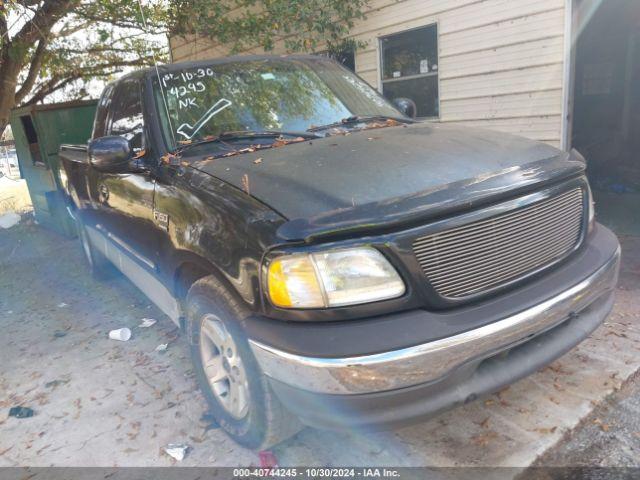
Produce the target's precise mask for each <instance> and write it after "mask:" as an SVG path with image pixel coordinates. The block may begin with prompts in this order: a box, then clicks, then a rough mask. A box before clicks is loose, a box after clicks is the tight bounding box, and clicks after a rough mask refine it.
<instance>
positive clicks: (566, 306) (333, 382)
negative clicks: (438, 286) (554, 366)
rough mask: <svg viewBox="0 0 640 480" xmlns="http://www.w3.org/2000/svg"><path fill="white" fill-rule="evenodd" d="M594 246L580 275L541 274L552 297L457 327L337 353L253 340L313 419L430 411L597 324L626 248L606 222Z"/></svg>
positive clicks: (354, 419) (558, 349)
mask: <svg viewBox="0 0 640 480" xmlns="http://www.w3.org/2000/svg"><path fill="white" fill-rule="evenodd" d="M586 250H587V251H586V252H583V253H582V254H581V255H579V256H577V258H576V259H575V260H574V262H578V263H579V262H582V265H578V266H579V267H582V268H581V269H576V268H577V266H576V265H574V266H573V267H574V268H573V273H574V274H575V272H577V271H581V272H583V273H582V276H581V277H578V278H575V277H574V278H571V279H569V278H567V277H568V275H570V273H571V271H572V270H571V268H570V267H571V266H567V267H565V270H567V272H566V275H564V277H563V275H561V274H560V273H562V272H556V273H555V274H554V275H550V276H548V277H545V278H543V279H542V281H543V282H547V283H549V284H550V285H548V286H547V287H548V289H549V290H550V291H552V292H553V293H552V294H551V295H548V296H547V297H546V298H545V299H544V300H542V301H539V302H536V303H535V304H534V305H529V306H527V307H526V308H524V309H521V310H519V311H517V312H516V313H513V314H509V315H507V316H503V317H501V318H500V319H498V320H496V321H493V322H491V323H487V324H484V325H482V326H479V327H477V328H471V329H468V330H465V331H461V332H459V333H457V334H455V335H451V336H447V337H444V338H439V339H435V340H433V341H429V342H426V343H420V344H418V345H412V346H409V347H406V348H400V349H395V350H391V351H383V352H381V353H372V354H366V355H357V356H342V357H332V358H322V357H319V356H307V355H301V354H299V353H292V352H290V351H285V350H281V349H278V348H275V347H274V346H272V345H266V344H265V343H262V342H260V341H257V340H256V339H252V340H250V345H251V348H252V350H253V352H254V354H255V356H256V358H257V360H258V363H259V364H260V366H261V368H262V369H263V371H264V373H265V374H266V375H267V376H268V377H269V378H270V379H271V383H272V386H273V388H274V390H275V391H276V393H277V394H278V396H279V397H280V398H281V400H282V401H283V403H284V404H285V406H287V407H288V408H289V409H290V410H292V411H293V412H294V413H296V414H298V415H299V416H301V417H302V419H303V420H304V421H306V422H307V423H309V424H312V425H320V426H328V427H336V428H340V427H345V426H349V425H360V426H365V425H387V424H388V425H395V424H399V423H403V422H404V421H408V420H411V419H414V418H416V417H425V416H429V415H432V414H434V413H436V412H438V411H440V410H443V409H445V408H447V407H450V406H453V405H456V404H460V403H464V402H466V401H469V400H470V399H473V398H476V397H477V396H479V395H481V394H485V393H489V392H491V391H495V390H496V389H499V388H501V387H502V386H504V385H506V384H509V383H512V382H513V381H515V380H517V379H519V378H522V377H523V376H525V375H527V374H529V373H532V372H533V371H535V370H536V369H538V368H540V367H541V366H543V365H545V364H547V363H549V362H551V361H553V360H554V359H555V358H557V357H559V356H560V355H562V354H564V353H565V352H566V351H568V350H569V349H571V348H572V347H573V346H574V345H576V344H577V343H579V342H580V341H581V340H582V339H584V338H585V337H586V336H588V335H589V333H591V332H592V331H593V330H594V329H595V328H597V326H598V325H599V324H600V323H601V322H602V321H603V320H604V318H605V317H606V315H607V314H608V313H609V311H610V310H611V308H612V305H613V293H612V292H613V289H614V288H615V284H616V281H617V275H618V265H619V258H620V248H619V245H618V242H617V240H616V238H615V236H614V235H613V234H611V232H609V231H608V230H606V229H605V228H604V227H602V226H598V227H597V229H596V231H595V232H594V234H593V235H591V237H590V239H589V241H588V243H587V245H586ZM552 280H554V281H556V282H558V283H559V284H558V285H555V286H553V285H551V284H552V283H553V281H552ZM567 287H568V288H567ZM516 298H517V297H516ZM476 313H477V312H476ZM363 333H364V332H363ZM368 333H374V332H368ZM354 348H355V346H354ZM505 352H508V353H506V354H505ZM501 353H502V354H501ZM498 354H501V355H498Z"/></svg>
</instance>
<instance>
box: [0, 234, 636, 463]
mask: <svg viewBox="0 0 640 480" xmlns="http://www.w3.org/2000/svg"><path fill="white" fill-rule="evenodd" d="M621 240H622V243H623V272H622V276H621V282H620V286H619V289H618V292H617V301H616V306H615V311H614V313H613V314H612V316H611V317H610V318H609V320H608V321H607V323H606V324H605V325H603V326H602V327H601V328H599V329H598V330H597V331H596V332H595V333H594V335H593V336H592V337H591V338H590V339H588V340H587V341H585V342H584V343H583V344H581V345H580V346H579V347H577V348H576V349H574V350H573V351H572V352H570V353H569V354H567V355H566V356H564V357H563V358H562V359H560V360H559V361H557V362H555V363H554V364H552V365H551V366H549V367H547V368H545V369H544V370H543V371H541V372H538V373H536V374H535V375H533V376H531V377H529V378H527V379H524V380H522V381H520V382H518V383H517V384H515V385H513V386H511V387H510V388H508V389H505V390H503V391H502V392H500V393H499V394H497V395H493V396H491V397H490V398H488V399H483V400H481V401H478V402H475V403H473V404H470V405H468V406H465V407H464V408H460V409H457V410H455V411H453V412H450V413H447V414H445V415H442V416H440V417H438V418H437V419H434V420H432V421H430V422H428V423H424V424H420V425H415V426H412V427H410V428H405V429H402V430H395V431H390V432H376V433H373V432H372V433H356V432H341V433H334V432H327V431H320V430H314V429H306V430H304V431H302V432H301V433H299V434H298V435H297V436H296V437H294V438H292V439H290V440H288V441H287V442H285V443H284V444H282V445H280V446H278V447H277V448H275V449H274V452H273V453H274V454H275V456H276V458H277V459H278V462H279V464H280V465H281V466H285V465H330V466H338V465H350V466H367V465H378V466H380V465H391V466H423V465H429V466H469V465H472V466H517V467H524V466H527V465H530V464H531V463H532V462H533V461H534V460H535V459H536V458H537V457H538V456H539V455H541V454H543V453H544V452H548V451H549V450H550V449H551V448H552V447H553V446H554V445H555V444H556V443H557V442H558V441H559V440H560V439H561V438H562V437H563V435H565V434H567V432H570V431H571V430H572V429H573V428H574V427H575V426H576V425H577V424H578V423H579V422H580V420H581V419H583V418H585V417H586V416H588V415H589V414H590V413H591V412H592V410H593V409H594V406H596V405H598V404H599V403H601V402H602V400H603V399H605V398H606V397H607V396H608V395H609V394H611V392H613V391H615V390H616V389H618V388H619V387H620V386H621V385H622V384H623V382H624V381H625V380H626V379H627V378H629V377H630V376H631V375H633V374H634V373H635V372H636V370H637V369H638V367H639V366H640V238H638V237H623V238H622V239H621ZM143 318H154V319H157V320H158V322H157V323H156V324H155V325H154V326H152V327H150V328H140V327H138V325H139V324H140V322H141V320H142V319H143ZM124 326H126V327H129V328H131V330H132V331H133V336H132V338H131V340H129V341H128V342H124V343H123V342H116V341H113V340H109V339H108V338H107V332H108V331H109V330H111V329H113V328H119V327H124ZM0 332H1V333H0V362H1V363H0V364H1V365H2V367H1V368H0V466H25V465H29V466H49V465H54V466H107V467H111V466H166V465H172V464H174V460H173V459H171V458H170V457H168V456H167V455H166V454H164V453H163V450H162V449H163V447H164V446H165V445H167V444H168V443H176V442H178V443H187V444H188V445H189V446H190V451H189V453H188V455H187V457H186V458H185V460H183V461H182V462H181V465H183V466H214V465H215V466H236V465H241V466H249V465H259V459H258V455H257V454H256V453H255V452H252V451H249V450H246V449H243V448H241V447H239V446H238V445H236V444H235V443H234V442H233V441H231V440H230V439H229V438H228V437H226V435H225V434H224V432H222V431H221V430H219V429H215V428H214V429H207V422H206V421H203V420H202V419H201V417H202V415H203V413H204V412H205V408H206V407H205V402H204V400H203V398H202V397H201V395H200V393H199V392H198V390H197V388H196V383H195V380H194V376H193V371H192V368H191V364H190V360H189V354H188V347H187V344H186V342H185V340H184V338H183V337H181V336H179V334H178V331H177V329H176V328H175V327H174V325H173V324H172V323H171V321H170V320H169V319H168V318H166V317H165V316H163V315H162V314H161V313H160V312H159V311H158V310H157V309H156V308H155V307H154V306H151V305H149V302H148V300H147V299H146V298H145V297H144V296H143V295H142V294H141V293H140V292H138V291H137V290H136V289H135V287H133V286H132V285H131V284H130V283H129V282H128V281H127V280H126V279H125V278H122V277H119V278H116V279H113V280H111V281H109V282H97V281H95V280H93V279H92V278H91V276H90V275H89V274H88V271H87V269H86V267H85V264H84V261H83V258H82V256H81V252H80V245H79V243H78V241H77V240H69V239H65V238H62V237H60V236H58V235H56V234H54V233H52V232H49V231H47V230H44V229H42V228H40V227H38V226H36V225H33V224H32V223H31V224H24V222H23V224H20V225H19V226H17V227H14V228H12V229H9V230H0ZM164 343H168V348H167V350H166V351H164V352H158V351H156V350H155V349H156V347H157V346H158V345H159V344H164ZM15 405H23V406H27V407H31V408H33V409H34V410H35V415H34V416H33V417H31V418H25V419H17V418H13V417H8V416H7V414H8V411H9V408H10V407H12V406H15ZM615 429H616V426H615V425H613V424H612V426H611V428H610V429H609V430H608V432H603V433H609V434H615ZM636 459H637V464H640V457H636Z"/></svg>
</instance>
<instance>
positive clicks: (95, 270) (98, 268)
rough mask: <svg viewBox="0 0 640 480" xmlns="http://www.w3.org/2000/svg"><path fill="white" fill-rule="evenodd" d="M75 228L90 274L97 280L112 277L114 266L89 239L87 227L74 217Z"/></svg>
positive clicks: (114, 270) (114, 271)
mask: <svg viewBox="0 0 640 480" xmlns="http://www.w3.org/2000/svg"><path fill="white" fill-rule="evenodd" d="M76 228H77V230H78V238H79V239H80V245H81V246H82V252H83V253H84V258H85V260H86V261H87V264H88V265H89V270H90V271H91V275H92V276H93V277H94V278H96V279H98V280H107V279H109V278H112V277H113V276H115V274H116V268H115V267H114V266H113V264H112V263H111V262H110V261H109V260H108V259H107V257H105V256H104V255H103V254H102V252H100V251H98V250H97V249H96V248H95V247H94V246H93V245H92V244H91V241H90V240H89V235H88V234H87V229H86V227H85V226H84V223H82V220H80V218H79V217H76Z"/></svg>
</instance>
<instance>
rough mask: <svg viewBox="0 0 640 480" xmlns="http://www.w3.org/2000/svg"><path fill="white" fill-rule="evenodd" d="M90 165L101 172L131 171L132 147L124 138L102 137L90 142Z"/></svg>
mask: <svg viewBox="0 0 640 480" xmlns="http://www.w3.org/2000/svg"><path fill="white" fill-rule="evenodd" d="M88 153H89V163H91V165H92V166H93V167H94V168H95V169H96V170H100V171H101V172H111V173H124V172H127V171H129V161H130V160H131V145H129V141H128V140H127V139H126V138H124V137H117V136H111V137H100V138H96V139H95V140H91V142H89V149H88Z"/></svg>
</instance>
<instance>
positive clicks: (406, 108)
mask: <svg viewBox="0 0 640 480" xmlns="http://www.w3.org/2000/svg"><path fill="white" fill-rule="evenodd" d="M391 103H393V105H394V107H396V108H397V109H398V110H400V112H401V113H403V114H404V115H406V116H407V117H409V118H416V115H417V113H418V107H417V106H416V102H414V101H413V100H411V99H410V98H406V97H398V98H394V99H393V100H392V101H391Z"/></svg>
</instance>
